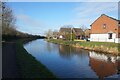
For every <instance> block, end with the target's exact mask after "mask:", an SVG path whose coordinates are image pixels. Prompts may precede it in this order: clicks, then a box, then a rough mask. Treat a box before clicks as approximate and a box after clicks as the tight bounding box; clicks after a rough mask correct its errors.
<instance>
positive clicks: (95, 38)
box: [90, 33, 117, 42]
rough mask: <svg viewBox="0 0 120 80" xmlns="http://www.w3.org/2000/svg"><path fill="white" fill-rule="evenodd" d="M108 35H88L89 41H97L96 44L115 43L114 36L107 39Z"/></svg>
mask: <svg viewBox="0 0 120 80" xmlns="http://www.w3.org/2000/svg"><path fill="white" fill-rule="evenodd" d="M108 38H109V34H90V41H98V42H117V40H116V34H115V33H113V34H112V39H108Z"/></svg>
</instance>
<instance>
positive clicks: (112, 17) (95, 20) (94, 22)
mask: <svg viewBox="0 0 120 80" xmlns="http://www.w3.org/2000/svg"><path fill="white" fill-rule="evenodd" d="M101 16H106V17H108V18H111V19H113V20H115V21H118V22H119V23H120V20H117V19H115V18H113V17H110V16H108V15H106V14H102V15H101ZM101 16H100V17H101ZM100 17H99V18H100ZM99 18H97V19H96V20H95V21H94V22H93V23H95V22H96V21H97V20H98V19H99ZM93 23H92V24H93ZM92 24H91V25H90V26H92Z"/></svg>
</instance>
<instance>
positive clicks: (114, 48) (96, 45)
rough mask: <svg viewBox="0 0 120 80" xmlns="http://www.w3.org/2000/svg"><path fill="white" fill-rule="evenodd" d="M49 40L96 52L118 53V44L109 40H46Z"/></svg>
mask: <svg viewBox="0 0 120 80" xmlns="http://www.w3.org/2000/svg"><path fill="white" fill-rule="evenodd" d="M47 41H49V42H53V43H57V44H63V45H70V46H74V47H79V48H84V49H88V50H94V51H98V52H104V53H111V54H114V55H120V49H119V48H120V44H117V43H111V42H85V41H66V40H59V39H58V40H53V39H51V40H47Z"/></svg>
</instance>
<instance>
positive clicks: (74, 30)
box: [73, 28, 83, 35]
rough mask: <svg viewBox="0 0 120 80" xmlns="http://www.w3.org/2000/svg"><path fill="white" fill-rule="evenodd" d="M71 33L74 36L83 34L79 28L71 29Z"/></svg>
mask: <svg viewBox="0 0 120 80" xmlns="http://www.w3.org/2000/svg"><path fill="white" fill-rule="evenodd" d="M73 32H74V33H75V34H76V35H81V34H83V30H82V29H80V28H73Z"/></svg>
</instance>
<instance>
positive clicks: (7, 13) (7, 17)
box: [0, 2, 44, 40]
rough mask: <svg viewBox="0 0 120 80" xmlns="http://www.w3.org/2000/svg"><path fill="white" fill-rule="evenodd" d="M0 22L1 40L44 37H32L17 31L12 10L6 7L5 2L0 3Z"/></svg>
mask: <svg viewBox="0 0 120 80" xmlns="http://www.w3.org/2000/svg"><path fill="white" fill-rule="evenodd" d="M0 8H1V11H0V17H1V18H0V20H1V22H2V39H3V40H7V39H19V38H31V37H34V38H44V36H39V35H32V34H28V33H23V32H21V31H18V30H17V29H16V28H17V26H16V24H15V23H16V17H15V15H14V13H13V10H12V9H11V8H10V7H9V6H8V5H7V3H6V2H1V3H0Z"/></svg>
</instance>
